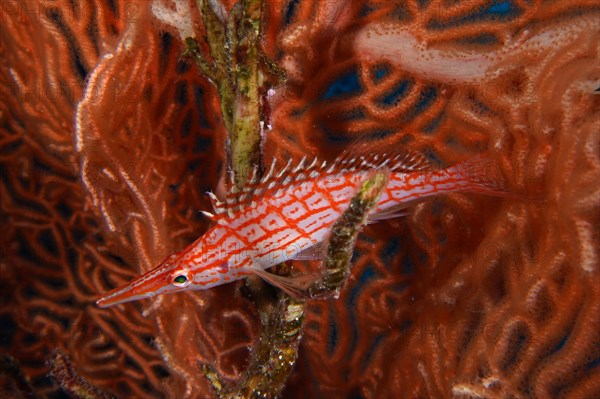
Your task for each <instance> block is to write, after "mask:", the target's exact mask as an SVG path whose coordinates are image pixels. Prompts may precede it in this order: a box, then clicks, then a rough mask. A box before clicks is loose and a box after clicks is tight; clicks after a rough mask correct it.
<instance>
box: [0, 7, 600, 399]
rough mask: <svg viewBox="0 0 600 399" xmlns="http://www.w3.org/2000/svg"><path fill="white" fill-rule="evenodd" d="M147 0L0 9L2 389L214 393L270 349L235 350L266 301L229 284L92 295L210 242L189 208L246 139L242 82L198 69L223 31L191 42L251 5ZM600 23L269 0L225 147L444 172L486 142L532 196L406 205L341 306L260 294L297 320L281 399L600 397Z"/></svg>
mask: <svg viewBox="0 0 600 399" xmlns="http://www.w3.org/2000/svg"><path fill="white" fill-rule="evenodd" d="M142 3H143V4H142ZM142 3H137V2H120V1H111V2H96V1H93V0H90V1H86V2H68V1H64V2H62V1H58V2H56V1H35V2H34V1H11V0H9V1H4V2H2V4H0V7H1V9H0V12H1V14H0V19H1V20H2V22H1V23H0V43H1V44H0V85H1V87H0V89H1V93H0V94H1V98H2V101H0V209H1V211H0V221H2V226H3V228H2V229H1V231H0V286H1V287H2V288H1V290H0V292H1V294H0V298H1V299H0V337H1V338H0V352H2V354H1V358H2V362H0V363H1V364H0V375H1V379H2V381H3V384H2V387H1V388H0V393H1V394H2V395H4V396H7V397H18V396H19V395H21V396H24V395H30V396H31V394H36V395H39V396H41V397H44V396H50V395H53V394H55V393H56V392H57V391H58V390H61V389H62V388H61V385H62V386H64V387H65V388H66V389H67V390H69V389H73V388H77V389H78V388H81V387H83V388H86V387H87V388H86V389H88V388H89V389H88V392H96V393H97V394H98V395H114V396H117V397H132V396H133V397H189V398H194V397H207V396H209V395H212V394H214V387H213V385H214V383H217V384H219V383H223V384H224V385H223V386H234V387H240V386H242V385H243V384H242V385H236V382H240V381H241V379H243V377H245V376H248V375H252V373H250V374H246V372H247V370H248V365H249V364H251V365H256V366H258V365H261V364H265V362H267V361H268V360H269V359H274V358H273V357H271V355H270V353H269V351H267V350H263V349H257V352H253V353H250V350H249V349H248V348H250V347H252V346H253V345H258V346H260V345H261V342H262V344H263V348H265V347H267V346H268V345H264V344H265V343H268V342H273V340H272V338H270V337H268V334H267V335H265V334H266V333H265V331H266V332H267V333H268V332H269V331H271V332H275V331H279V328H280V327H277V323H276V322H277V318H275V317H274V318H273V320H272V322H267V323H266V324H263V323H262V322H261V314H262V315H266V314H268V315H276V314H279V313H278V312H280V311H281V309H280V310H275V311H273V312H270V313H261V311H259V310H257V307H256V306H255V305H254V304H253V302H252V301H251V300H248V295H247V292H248V290H247V289H244V288H240V286H236V285H228V286H223V287H218V288H215V289H213V290H209V291H206V292H203V293H186V294H181V295H169V296H164V297H157V298H156V299H154V300H152V301H147V302H140V303H132V304H128V305H127V306H122V307H120V308H118V309H106V310H104V309H102V310H101V309H98V308H96V307H95V306H94V305H93V301H94V300H95V298H96V296H97V295H98V293H100V292H105V291H106V290H107V289H109V288H112V287H115V286H117V285H120V284H122V283H124V282H126V281H128V280H129V279H130V278H131V277H133V276H134V275H137V274H139V273H140V272H143V271H145V270H148V269H150V268H151V267H153V266H154V265H155V264H157V262H160V261H161V260H162V259H163V258H164V257H165V256H166V255H168V254H169V253H171V252H172V251H174V250H176V249H178V248H182V247H184V246H185V245H187V244H188V243H190V242H191V241H192V240H194V239H195V238H197V237H198V236H199V235H200V234H201V233H202V232H203V231H204V229H206V227H207V225H208V221H207V220H206V219H204V218H203V217H202V215H201V214H200V213H199V212H198V211H199V210H202V209H209V203H208V201H207V199H206V198H205V196H204V192H206V191H208V190H217V191H219V190H221V191H223V190H224V188H223V187H222V184H223V183H222V181H223V180H224V179H221V177H222V176H223V175H224V174H225V171H226V169H227V167H228V165H227V163H228V162H229V161H228V159H229V160H231V159H233V157H232V154H233V153H235V152H236V151H238V150H236V148H238V149H239V148H240V147H236V146H235V145H233V146H232V145H231V141H230V142H229V144H228V139H227V132H228V131H229V132H232V131H235V128H232V127H231V126H228V124H230V123H231V121H233V120H234V118H233V114H232V115H228V110H232V109H233V108H234V107H233V106H232V103H233V104H235V103H236V102H237V101H238V99H239V98H238V97H237V95H238V94H235V91H236V88H237V87H238V86H237V83H235V81H233V85H232V84H231V82H232V81H231V80H230V78H231V76H233V75H231V72H232V71H228V70H227V69H225V70H222V71H220V73H221V75H222V76H223V74H224V75H226V76H227V77H226V78H225V79H224V80H223V79H222V76H221V78H218V77H217V75H215V71H214V70H212V69H214V67H215V64H211V63H213V62H214V61H215V59H219V57H224V58H223V59H225V58H226V57H228V55H227V54H226V52H223V53H215V50H216V49H215V47H214V46H213V48H212V49H211V46H210V43H215V41H216V40H217V38H218V37H219V35H225V36H226V32H225V31H223V32H221V33H219V32H215V31H209V30H206V29H205V28H206V25H207V19H206V18H207V17H210V19H211V20H212V21H213V22H212V23H213V26H219V24H222V25H223V26H235V23H240V22H241V21H243V20H244V17H243V15H244V14H243V12H241V11H243V9H242V8H240V6H235V5H234V4H233V3H234V2H233V1H223V2H221V1H216V0H207V1H201V2H198V3H197V2H195V1H168V0H153V1H152V2H146V3H144V2H142ZM259 3H260V2H256V3H254V2H250V1H249V2H246V4H259ZM236 7H237V8H236ZM202 10H204V11H205V12H202ZM207 11H210V15H209V13H208V12H207ZM232 15H233V16H235V18H231V17H232ZM236 18H237V19H236ZM598 21H600V7H599V6H598V2H597V1H588V0H577V1H569V2H566V1H555V2H542V1H521V0H503V1H488V0H462V1H453V2H448V1H442V0H439V1H438V0H430V1H417V0H414V1H413V0H410V1H398V2H395V1H378V0H365V1H353V2H350V3H349V2H346V1H319V2H311V1H265V4H264V8H263V9H262V10H261V12H260V18H259V19H258V20H256V22H260V24H259V25H260V27H257V26H252V27H245V28H244V29H247V31H246V32H254V33H253V34H252V35H248V36H244V38H243V39H249V40H250V42H245V43H242V41H243V40H240V39H241V38H240V37H238V38H237V39H236V40H238V44H239V45H243V46H246V45H248V46H249V47H245V48H247V49H248V51H250V52H254V53H253V54H254V55H253V57H257V58H258V59H259V60H260V62H259V63H258V64H255V65H258V66H259V67H258V68H256V69H252V70H249V69H246V71H250V72H251V75H252V76H253V78H252V79H257V80H256V81H257V82H259V83H261V79H262V78H264V79H265V80H264V81H263V82H262V83H265V85H263V86H261V85H260V84H259V85H258V86H256V87H255V86H253V84H254V83H251V84H250V82H251V80H247V81H246V83H249V86H250V88H251V89H255V88H258V87H263V88H264V90H263V91H258V92H254V94H252V95H253V96H254V97H253V99H254V100H256V99H259V101H258V102H252V101H250V102H246V104H248V105H249V108H248V109H252V111H251V112H250V113H251V114H252V115H254V116H256V115H258V120H257V119H256V118H255V119H252V118H250V119H244V117H243V115H242V114H238V115H240V116H242V118H240V119H239V120H240V121H246V122H249V123H248V126H258V129H256V128H254V127H253V129H255V130H252V131H251V133H250V134H249V135H248V137H251V138H252V139H251V140H250V141H249V143H252V144H251V145H250V146H248V142H246V143H245V144H244V143H243V140H241V141H239V142H238V143H239V144H242V145H241V148H246V150H243V149H242V150H240V152H239V153H240V154H243V153H244V152H245V151H246V154H248V153H252V152H253V151H255V150H251V151H250V152H247V148H252V146H255V145H257V143H258V142H262V143H263V151H262V152H260V151H259V155H260V156H261V157H263V158H264V159H271V158H272V157H275V158H277V159H279V160H283V159H289V158H294V159H296V158H297V159H300V158H302V156H304V155H306V154H307V153H310V154H314V155H317V156H319V157H320V158H323V159H332V158H334V157H335V156H337V155H338V154H339V153H340V152H342V151H343V150H344V149H345V148H347V147H348V146H349V145H352V143H354V141H355V140H356V139H357V138H358V137H360V138H361V140H362V141H366V142H368V145H369V146H370V148H373V149H374V150H381V151H382V152H384V151H386V150H388V149H390V148H396V147H409V148H410V149H412V150H414V151H417V152H420V153H422V154H425V155H426V156H427V157H428V158H429V159H430V160H431V161H432V162H434V163H437V164H439V165H449V164H453V163H455V162H457V161H459V160H462V159H465V158H467V157H469V156H471V155H472V154H475V153H479V152H482V151H486V152H487V153H489V154H491V156H493V157H494V158H495V159H496V160H497V161H498V164H499V165H500V167H499V170H497V171H494V173H500V174H501V175H502V176H504V177H505V179H506V181H507V182H508V184H509V186H510V188H511V189H512V190H514V192H517V193H519V195H521V196H523V197H524V198H525V199H523V198H504V199H493V198H483V197H479V196H466V195H458V194H453V195H448V196H445V197H443V198H437V199H434V200H431V201H427V202H424V203H421V204H419V205H417V206H416V207H414V209H412V210H411V212H410V213H409V214H408V215H407V216H406V217H405V218H402V219H397V220H393V221H388V222H385V223H379V224H377V225H373V226H368V227H367V228H365V230H364V232H363V233H362V234H361V235H360V236H358V237H357V238H356V249H355V251H354V252H355V254H354V257H353V259H352V264H353V266H352V271H351V273H350V274H349V276H348V278H347V282H346V285H345V287H344V288H343V289H342V290H340V292H339V297H338V298H337V299H335V300H334V299H330V300H318V301H309V302H308V303H307V304H306V306H305V307H304V305H303V306H302V307H298V308H294V304H293V303H292V302H285V301H283V302H281V301H279V302H277V301H275V302H270V301H271V299H269V300H267V301H265V303H266V304H271V305H272V304H273V303H275V304H277V306H280V305H281V306H286V304H287V305H291V306H292V308H290V311H289V314H290V315H295V316H300V315H301V314H302V317H303V326H304V328H303V333H302V341H301V343H300V344H299V346H298V348H299V350H298V352H297V361H296V363H295V366H294V368H293V370H291V373H290V374H289V378H288V379H287V381H286V382H285V386H284V387H283V392H282V394H281V395H282V397H286V398H287V397H289V398H295V397H299V398H300V397H364V398H380V397H397V396H398V393H399V392H400V393H402V394H403V395H404V396H405V397H431V398H437V397H480V398H495V397H509V396H511V397H522V398H526V397H544V398H545V397H556V398H558V397H561V398H563V397H564V398H594V397H598V396H599V395H600V369H599V368H598V363H599V362H598V359H600V353H599V352H598V341H599V336H598V334H599V333H598V331H600V328H598V326H599V325H600V320H599V317H600V316H599V315H600V309H599V307H600V289H599V287H600V285H599V284H598V273H599V271H598V267H599V266H598V265H599V262H598V256H599V255H598V252H599V251H598V250H599V248H598V243H599V242H600V240H599V239H598V228H597V226H599V225H600V218H599V207H600V188H599V186H598V181H600V157H599V155H598V154H599V153H600V151H599V149H598V145H599V143H600V139H599V134H600V133H599V132H600V112H599V110H600V96H599V95H598V94H597V90H598V88H599V87H600V68H599V66H598V65H599V64H598V59H600V53H599V51H600V50H599V48H598V43H599V42H600V24H599V22H598ZM238 27H239V25H238ZM229 32H237V30H236V29H231V30H229ZM188 37H194V38H195V39H196V41H195V43H196V44H194V42H188V43H186V38H188ZM221 37H222V36H221ZM205 38H206V39H207V40H205ZM233 39H234V38H233V37H230V38H229V40H230V42H229V43H233V42H234V41H231V40H233ZM219 40H222V39H219ZM196 45H197V47H194V46H196ZM224 48H225V47H223V49H224ZM186 50H187V52H188V55H192V56H193V58H194V59H195V60H196V61H197V62H200V66H198V65H197V64H196V63H194V62H190V60H189V59H187V60H184V59H182V53H184V52H185V51H186ZM190 51H191V53H190ZM194 54H195V55H198V54H199V55H201V56H202V58H198V57H195V55H194ZM238 55H239V54H238ZM229 56H230V55H229ZM248 59H253V60H256V58H252V57H250V58H244V57H240V58H239V59H238V61H241V62H243V61H244V60H248ZM268 60H271V62H269V61H268ZM202 62H205V63H204V66H203V65H202ZM222 65H236V64H235V63H233V64H222ZM275 65H277V66H278V67H275ZM241 66H244V65H241ZM279 68H281V69H282V70H283V71H284V72H285V76H286V80H285V82H281V81H280V77H279V76H281V72H282V71H281V70H280V69H279ZM199 70H200V71H202V73H199ZM211 70H212V71H211ZM205 75H206V76H208V77H209V78H210V79H211V80H212V82H213V83H217V86H215V85H214V84H213V83H211V81H210V80H209V79H207V78H206V77H205ZM219 79H221V80H219ZM219 81H222V82H227V83H226V84H224V85H221V86H220V87H219V84H218V82H219ZM269 88H270V89H271V90H269ZM228 91H229V93H227V92H228ZM223 93H225V94H226V95H225V96H223ZM227 96H229V99H226V100H225V101H222V100H223V98H227ZM257 96H258V97H257ZM224 104H225V106H224ZM257 109H258V114H257V113H256V110H257ZM260 121H263V124H262V126H261V124H260ZM267 121H268V123H266V122H267ZM256 122H258V124H256ZM257 136H258V139H257ZM226 148H229V150H228V151H230V152H229V157H228V154H227V153H226V151H225V149H226ZM254 148H256V147H254ZM255 154H256V153H255ZM259 161H260V159H257V158H252V157H250V158H245V159H242V160H241V161H239V162H237V163H236V162H233V164H237V165H239V164H246V165H250V164H252V163H256V162H259ZM229 166H231V165H229ZM240 169H241V168H240ZM248 170H249V169H246V170H245V171H246V172H247V171H248ZM238 176H240V179H242V180H243V179H244V178H245V176H244V173H239V174H238ZM281 272H282V273H284V272H286V270H285V269H282V270H281ZM240 292H242V294H240ZM250 292H252V291H250ZM261 295H263V294H261ZM260 297H262V296H260ZM264 297H265V298H270V297H271V293H264ZM254 298H259V296H256V295H255V296H254ZM260 306H261V305H260V304H259V305H258V308H259V309H260ZM269 306H270V305H269ZM299 309H300V310H301V311H299ZM279 321H281V320H279ZM290 321H291V323H290V324H289V325H288V326H287V327H289V328H290V331H294V332H295V327H297V325H296V324H295V322H294V319H293V318H291V319H290ZM269 323H271V324H269ZM265 325H271V326H275V328H274V329H271V330H269V329H268V328H266V329H265V328H264V326H265ZM280 326H281V325H280ZM287 327H286V328H287ZM284 329H285V328H284ZM265 337H266V339H263V338H265ZM294 342H296V343H295V344H294V345H296V344H297V343H298V341H294ZM258 346H257V347H256V348H258ZM57 349H58V350H57ZM271 349H272V348H271ZM259 352H260V356H262V355H264V354H266V357H260V356H255V355H257V354H258V353H259ZM293 353H294V356H295V353H296V352H295V349H294V351H293ZM253 356H254V357H253ZM48 357H50V358H49V359H48ZM52 360H54V362H53V361H52ZM254 360H257V361H256V362H254V363H253V361H254ZM207 365H208V367H207ZM52 367H54V369H53V370H54V371H52V375H54V377H49V373H50V372H51V368H52ZM290 369H291V367H290ZM203 370H204V373H203V372H202V371H203ZM270 370H284V369H283V368H281V369H277V367H274V368H271V369H270ZM284 371H285V373H287V372H288V371H289V370H284ZM206 375H208V376H209V377H210V379H207V378H206ZM255 375H256V373H255ZM286 375H287V374H286ZM216 376H218V378H217V377H216ZM269 378H271V377H269ZM283 380H285V378H283ZM211 381H212V382H211ZM263 381H265V380H263ZM280 381H281V380H280ZM73 382H75V384H73ZM78 384H79V385H78ZM69 387H70V388H69ZM96 389H97V390H96ZM277 389H279V388H277ZM225 391H226V390H224V391H222V392H221V393H226V392H225ZM70 392H73V391H72V390H71V391H70Z"/></svg>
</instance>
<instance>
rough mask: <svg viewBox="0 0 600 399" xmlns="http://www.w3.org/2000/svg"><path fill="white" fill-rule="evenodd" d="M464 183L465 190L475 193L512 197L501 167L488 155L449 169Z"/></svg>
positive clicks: (478, 156)
mask: <svg viewBox="0 0 600 399" xmlns="http://www.w3.org/2000/svg"><path fill="white" fill-rule="evenodd" d="M447 171H448V173H450V174H453V175H455V176H456V177H457V178H458V179H460V180H461V181H463V182H464V186H463V187H464V190H465V191H470V192H474V193H480V194H487V195H497V196H507V195H509V196H510V195H512V194H513V193H511V192H510V191H509V189H508V187H507V184H506V179H505V178H504V175H503V174H502V170H501V169H500V166H499V165H498V164H497V163H496V162H494V160H492V159H491V158H489V157H488V156H486V155H477V156H475V157H473V158H471V159H468V160H466V161H463V162H459V163H457V164H456V165H453V166H451V167H450V168H448V169H447Z"/></svg>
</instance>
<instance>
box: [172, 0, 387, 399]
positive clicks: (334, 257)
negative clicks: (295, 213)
mask: <svg viewBox="0 0 600 399" xmlns="http://www.w3.org/2000/svg"><path fill="white" fill-rule="evenodd" d="M263 2H264V0H242V1H241V2H240V3H237V4H235V5H234V7H233V8H232V10H231V12H230V14H229V15H228V16H225V15H224V12H222V11H223V10H221V9H219V10H215V9H213V8H212V7H217V5H215V4H216V3H214V2H211V1H210V0H198V6H199V7H200V11H201V13H202V20H203V22H204V25H205V30H206V40H207V43H208V46H209V50H210V55H211V58H212V60H207V59H206V58H204V56H203V55H202V53H201V51H200V47H199V45H198V42H197V41H196V39H194V38H188V39H186V50H185V52H184V54H183V56H187V57H189V58H191V59H193V60H194V61H195V62H196V64H197V65H198V67H199V68H200V70H201V71H202V73H204V74H205V75H206V76H207V77H208V78H209V79H210V80H211V81H212V82H213V83H214V84H215V85H216V86H217V89H218V92H219V96H220V100H221V110H222V114H223V118H224V122H225V128H226V129H227V134H228V142H227V159H228V168H229V170H230V171H231V172H232V173H233V175H234V176H235V182H234V184H235V185H236V186H237V188H241V187H242V186H243V185H244V183H245V182H246V179H247V178H248V176H249V173H250V171H251V170H252V169H253V168H255V167H260V165H261V122H263V121H262V120H261V100H262V98H261V95H263V93H266V92H267V88H268V86H269V85H270V78H272V77H276V78H279V80H281V77H282V73H281V71H280V70H279V69H278V68H277V67H276V66H275V65H274V64H272V63H271V62H269V61H268V60H267V59H266V57H265V55H264V54H263V52H262V51H261V48H260V30H261V18H262V9H263ZM386 179H387V178H386V175H385V174H383V173H377V174H375V175H374V176H372V177H371V178H369V179H368V180H367V181H365V182H364V184H363V186H362V188H361V189H360V190H359V192H358V193H357V194H356V196H355V197H354V198H353V199H352V201H351V203H350V206H349V208H348V210H347V211H346V212H345V213H344V214H343V215H342V216H341V217H340V219H339V220H338V221H337V222H336V223H335V225H334V227H333V231H332V238H331V241H330V245H329V252H328V258H327V260H326V262H325V267H326V273H325V275H324V277H323V280H321V281H320V282H319V283H318V284H316V285H314V286H313V287H310V288H309V292H308V295H310V296H311V297H316V296H325V295H328V294H331V293H334V294H335V293H337V292H338V291H339V288H340V287H341V285H342V283H343V282H344V280H345V278H346V277H347V275H348V274H349V271H350V260H351V257H352V252H353V249H354V244H355V241H356V237H357V235H358V233H359V232H360V230H361V229H362V227H363V226H364V224H365V223H366V219H367V216H368V214H369V212H370V211H371V209H372V208H373V207H374V206H375V204H376V203H377V199H378V198H379V194H380V192H381V189H382V188H383V187H384V186H385V182H386ZM276 272H277V273H278V274H279V275H281V276H289V274H290V270H289V267H288V266H287V265H285V264H282V265H279V266H278V267H277V268H276ZM250 280H251V279H250ZM261 284H262V282H256V281H254V282H253V281H250V282H249V284H248V287H249V290H250V292H251V296H252V297H253V299H254V301H255V303H256V306H257V309H258V311H259V313H260V317H261V321H262V324H263V330H262V333H261V336H260V338H259V340H258V342H257V343H256V345H255V346H254V348H253V350H252V356H251V358H250V364H249V366H248V367H247V369H246V371H245V372H244V375H243V376H242V377H241V378H240V380H239V381H238V382H237V383H236V384H234V385H231V384H227V383H226V382H224V381H222V380H221V378H220V377H219V375H218V374H217V373H216V371H215V370H214V369H213V368H212V367H210V366H208V365H204V366H203V367H202V371H203V372H204V374H205V375H206V377H207V378H208V379H209V381H210V382H211V384H212V386H213V388H214V390H215V391H216V393H217V394H218V396H219V397H220V398H258V397H261V398H271V397H276V396H278V395H279V394H280V393H281V391H282V389H283V387H284V385H285V381H286V380H287V378H288V376H289V374H290V373H291V371H292V368H293V366H294V363H295V361H296V357H297V354H298V345H299V343H300V339H301V336H302V321H303V317H304V310H305V304H304V301H302V300H300V299H296V298H292V297H290V296H288V295H287V294H285V293H283V292H280V293H279V295H278V299H275V298H274V297H272V296H269V295H268V294H266V293H265V290H263V289H262V287H261Z"/></svg>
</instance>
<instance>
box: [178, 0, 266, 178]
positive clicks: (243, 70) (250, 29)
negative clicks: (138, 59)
mask: <svg viewBox="0 0 600 399" xmlns="http://www.w3.org/2000/svg"><path fill="white" fill-rule="evenodd" d="M263 2H264V0H243V1H242V2H241V3H236V4H235V5H234V6H233V8H232V10H231V13H230V14H229V16H228V17H227V20H223V18H225V16H224V15H220V13H218V12H216V11H215V10H214V9H213V7H216V5H215V4H213V2H210V1H209V0H198V7H199V8H200V11H201V13H202V20H203V22H204V27H205V30H206V41H207V43H208V47H209V50H210V55H211V58H212V61H209V60H206V59H205V58H204V57H203V56H202V54H201V52H200V48H199V46H198V42H197V41H196V39H194V38H187V39H186V47H187V48H186V50H185V51H184V53H183V56H187V57H189V58H192V59H193V60H194V61H195V62H196V64H197V65H198V67H199V68H200V69H201V71H202V73H204V74H205V75H206V76H207V77H208V78H209V79H210V80H211V81H212V82H213V83H214V84H215V86H217V90H218V91H219V97H220V100H221V112H222V114H223V119H224V123H225V128H226V130H227V133H228V140H227V160H228V165H227V166H228V168H229V170H230V171H232V172H233V175H234V176H235V185H236V186H237V187H238V188H241V187H242V186H243V185H244V183H245V182H246V179H247V178H248V175H249V173H250V171H251V170H252V169H253V168H254V167H257V166H260V164H261V156H260V155H261V149H260V143H261V112H260V107H261V93H264V92H266V88H265V85H267V82H266V81H265V79H263V73H262V72H261V66H262V61H263V59H264V57H263V53H262V51H261V49H260V30H261V20H262V10H263Z"/></svg>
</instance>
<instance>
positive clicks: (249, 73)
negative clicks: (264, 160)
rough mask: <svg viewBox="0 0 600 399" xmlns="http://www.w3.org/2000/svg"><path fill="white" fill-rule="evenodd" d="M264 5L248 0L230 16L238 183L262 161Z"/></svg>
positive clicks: (232, 138) (232, 150) (233, 136)
mask: <svg viewBox="0 0 600 399" xmlns="http://www.w3.org/2000/svg"><path fill="white" fill-rule="evenodd" d="M238 4H239V3H238ZM262 9H263V0H244V1H243V2H242V6H241V7H234V8H233V14H232V15H231V17H232V18H230V20H231V21H233V23H234V25H235V33H236V42H235V46H234V48H235V52H233V54H232V59H233V64H234V73H235V76H236V78H237V79H236V83H237V85H236V90H235V106H234V109H233V131H232V132H231V135H230V142H229V153H230V157H229V161H230V165H229V166H230V168H231V170H233V171H235V177H236V185H237V186H238V187H241V186H242V185H243V184H244V182H245V181H246V178H247V177H248V174H249V173H250V171H251V170H252V168H254V167H255V166H260V165H261V156H260V155H261V151H260V142H261V134H260V133H261V129H260V122H261V121H260V97H259V96H260V91H259V87H260V86H261V85H262V84H263V82H259V61H260V50H259V46H260V29H261V19H262ZM238 13H240V14H241V15H239V14H238Z"/></svg>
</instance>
